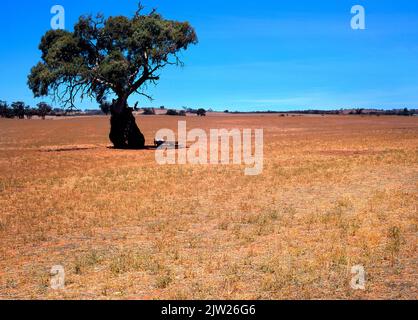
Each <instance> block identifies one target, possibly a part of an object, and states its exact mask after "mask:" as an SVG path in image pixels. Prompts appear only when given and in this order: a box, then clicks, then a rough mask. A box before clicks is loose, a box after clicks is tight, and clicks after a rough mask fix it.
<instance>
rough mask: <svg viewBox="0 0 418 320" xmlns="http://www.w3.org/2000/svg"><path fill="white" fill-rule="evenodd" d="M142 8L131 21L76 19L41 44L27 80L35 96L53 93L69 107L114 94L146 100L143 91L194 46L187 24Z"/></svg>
mask: <svg viewBox="0 0 418 320" xmlns="http://www.w3.org/2000/svg"><path fill="white" fill-rule="evenodd" d="M142 9H143V8H142V7H140V8H139V9H138V11H137V12H136V14H135V15H134V16H133V17H132V18H128V17H123V16H117V17H109V18H104V17H103V16H102V15H98V16H97V17H96V18H93V17H92V16H83V17H80V18H79V20H78V22H77V23H76V24H75V26H74V31H73V32H69V31H64V30H51V31H48V32H47V33H46V34H45V35H44V36H43V37H42V40H41V43H40V45H39V49H40V50H41V52H42V61H41V62H39V63H38V64H37V65H36V66H34V67H33V68H32V70H31V72H30V74H29V76H28V85H29V87H30V89H31V90H32V91H33V93H34V95H35V97H41V96H46V95H48V94H51V95H53V96H54V98H57V99H58V100H60V101H62V102H64V103H65V104H66V105H67V104H69V105H71V106H72V105H73V103H74V99H75V97H77V96H79V97H80V98H84V97H90V98H95V99H96V100H97V101H98V102H100V101H102V100H103V99H104V98H105V97H106V95H116V96H117V97H118V99H119V100H121V101H122V102H126V101H127V99H128V97H129V96H130V95H131V94H134V93H137V94H140V95H144V96H146V97H148V96H147V95H146V94H145V93H144V92H142V91H141V88H142V87H143V86H144V85H146V84H147V83H149V82H153V83H155V82H156V81H157V80H159V71H160V70H161V69H162V68H164V67H165V66H167V65H181V64H182V62H181V61H180V59H179V57H178V53H179V52H180V51H182V50H185V49H187V48H188V46H189V45H191V44H196V43H197V41H198V40H197V36H196V33H195V31H194V29H193V28H192V27H191V25H190V24H189V23H188V22H178V21H173V20H166V19H164V18H163V17H162V16H161V15H160V14H158V13H157V12H155V11H152V12H151V13H148V14H143V13H142V11H143V10H142Z"/></svg>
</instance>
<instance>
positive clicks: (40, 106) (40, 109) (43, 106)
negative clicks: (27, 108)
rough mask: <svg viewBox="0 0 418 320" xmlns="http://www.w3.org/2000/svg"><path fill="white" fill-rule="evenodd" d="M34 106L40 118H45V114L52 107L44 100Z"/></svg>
mask: <svg viewBox="0 0 418 320" xmlns="http://www.w3.org/2000/svg"><path fill="white" fill-rule="evenodd" d="M36 106H37V107H38V110H37V113H38V116H40V117H41V118H42V119H45V117H46V115H47V114H48V113H50V112H51V111H52V107H51V106H50V105H49V104H47V103H46V102H40V103H38V104H37V105H36Z"/></svg>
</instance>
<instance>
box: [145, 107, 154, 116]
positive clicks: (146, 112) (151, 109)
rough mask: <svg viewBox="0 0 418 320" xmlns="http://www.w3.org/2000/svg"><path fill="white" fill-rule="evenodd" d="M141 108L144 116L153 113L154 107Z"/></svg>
mask: <svg viewBox="0 0 418 320" xmlns="http://www.w3.org/2000/svg"><path fill="white" fill-rule="evenodd" d="M143 110H144V112H143V113H142V114H143V115H146V116H153V115H155V109H154V108H144V109H143Z"/></svg>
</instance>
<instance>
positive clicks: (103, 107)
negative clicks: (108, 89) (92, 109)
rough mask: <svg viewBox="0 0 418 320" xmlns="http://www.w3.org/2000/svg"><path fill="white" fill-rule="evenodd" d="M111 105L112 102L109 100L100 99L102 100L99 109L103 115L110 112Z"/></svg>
mask: <svg viewBox="0 0 418 320" xmlns="http://www.w3.org/2000/svg"><path fill="white" fill-rule="evenodd" d="M111 106H112V104H111V103H110V102H109V101H102V102H100V110H101V111H102V112H103V113H104V114H105V115H108V114H109V113H110V108H111Z"/></svg>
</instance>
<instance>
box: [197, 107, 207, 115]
mask: <svg viewBox="0 0 418 320" xmlns="http://www.w3.org/2000/svg"><path fill="white" fill-rule="evenodd" d="M197 115H198V116H199V117H206V110H205V109H202V108H200V109H198V110H197Z"/></svg>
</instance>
